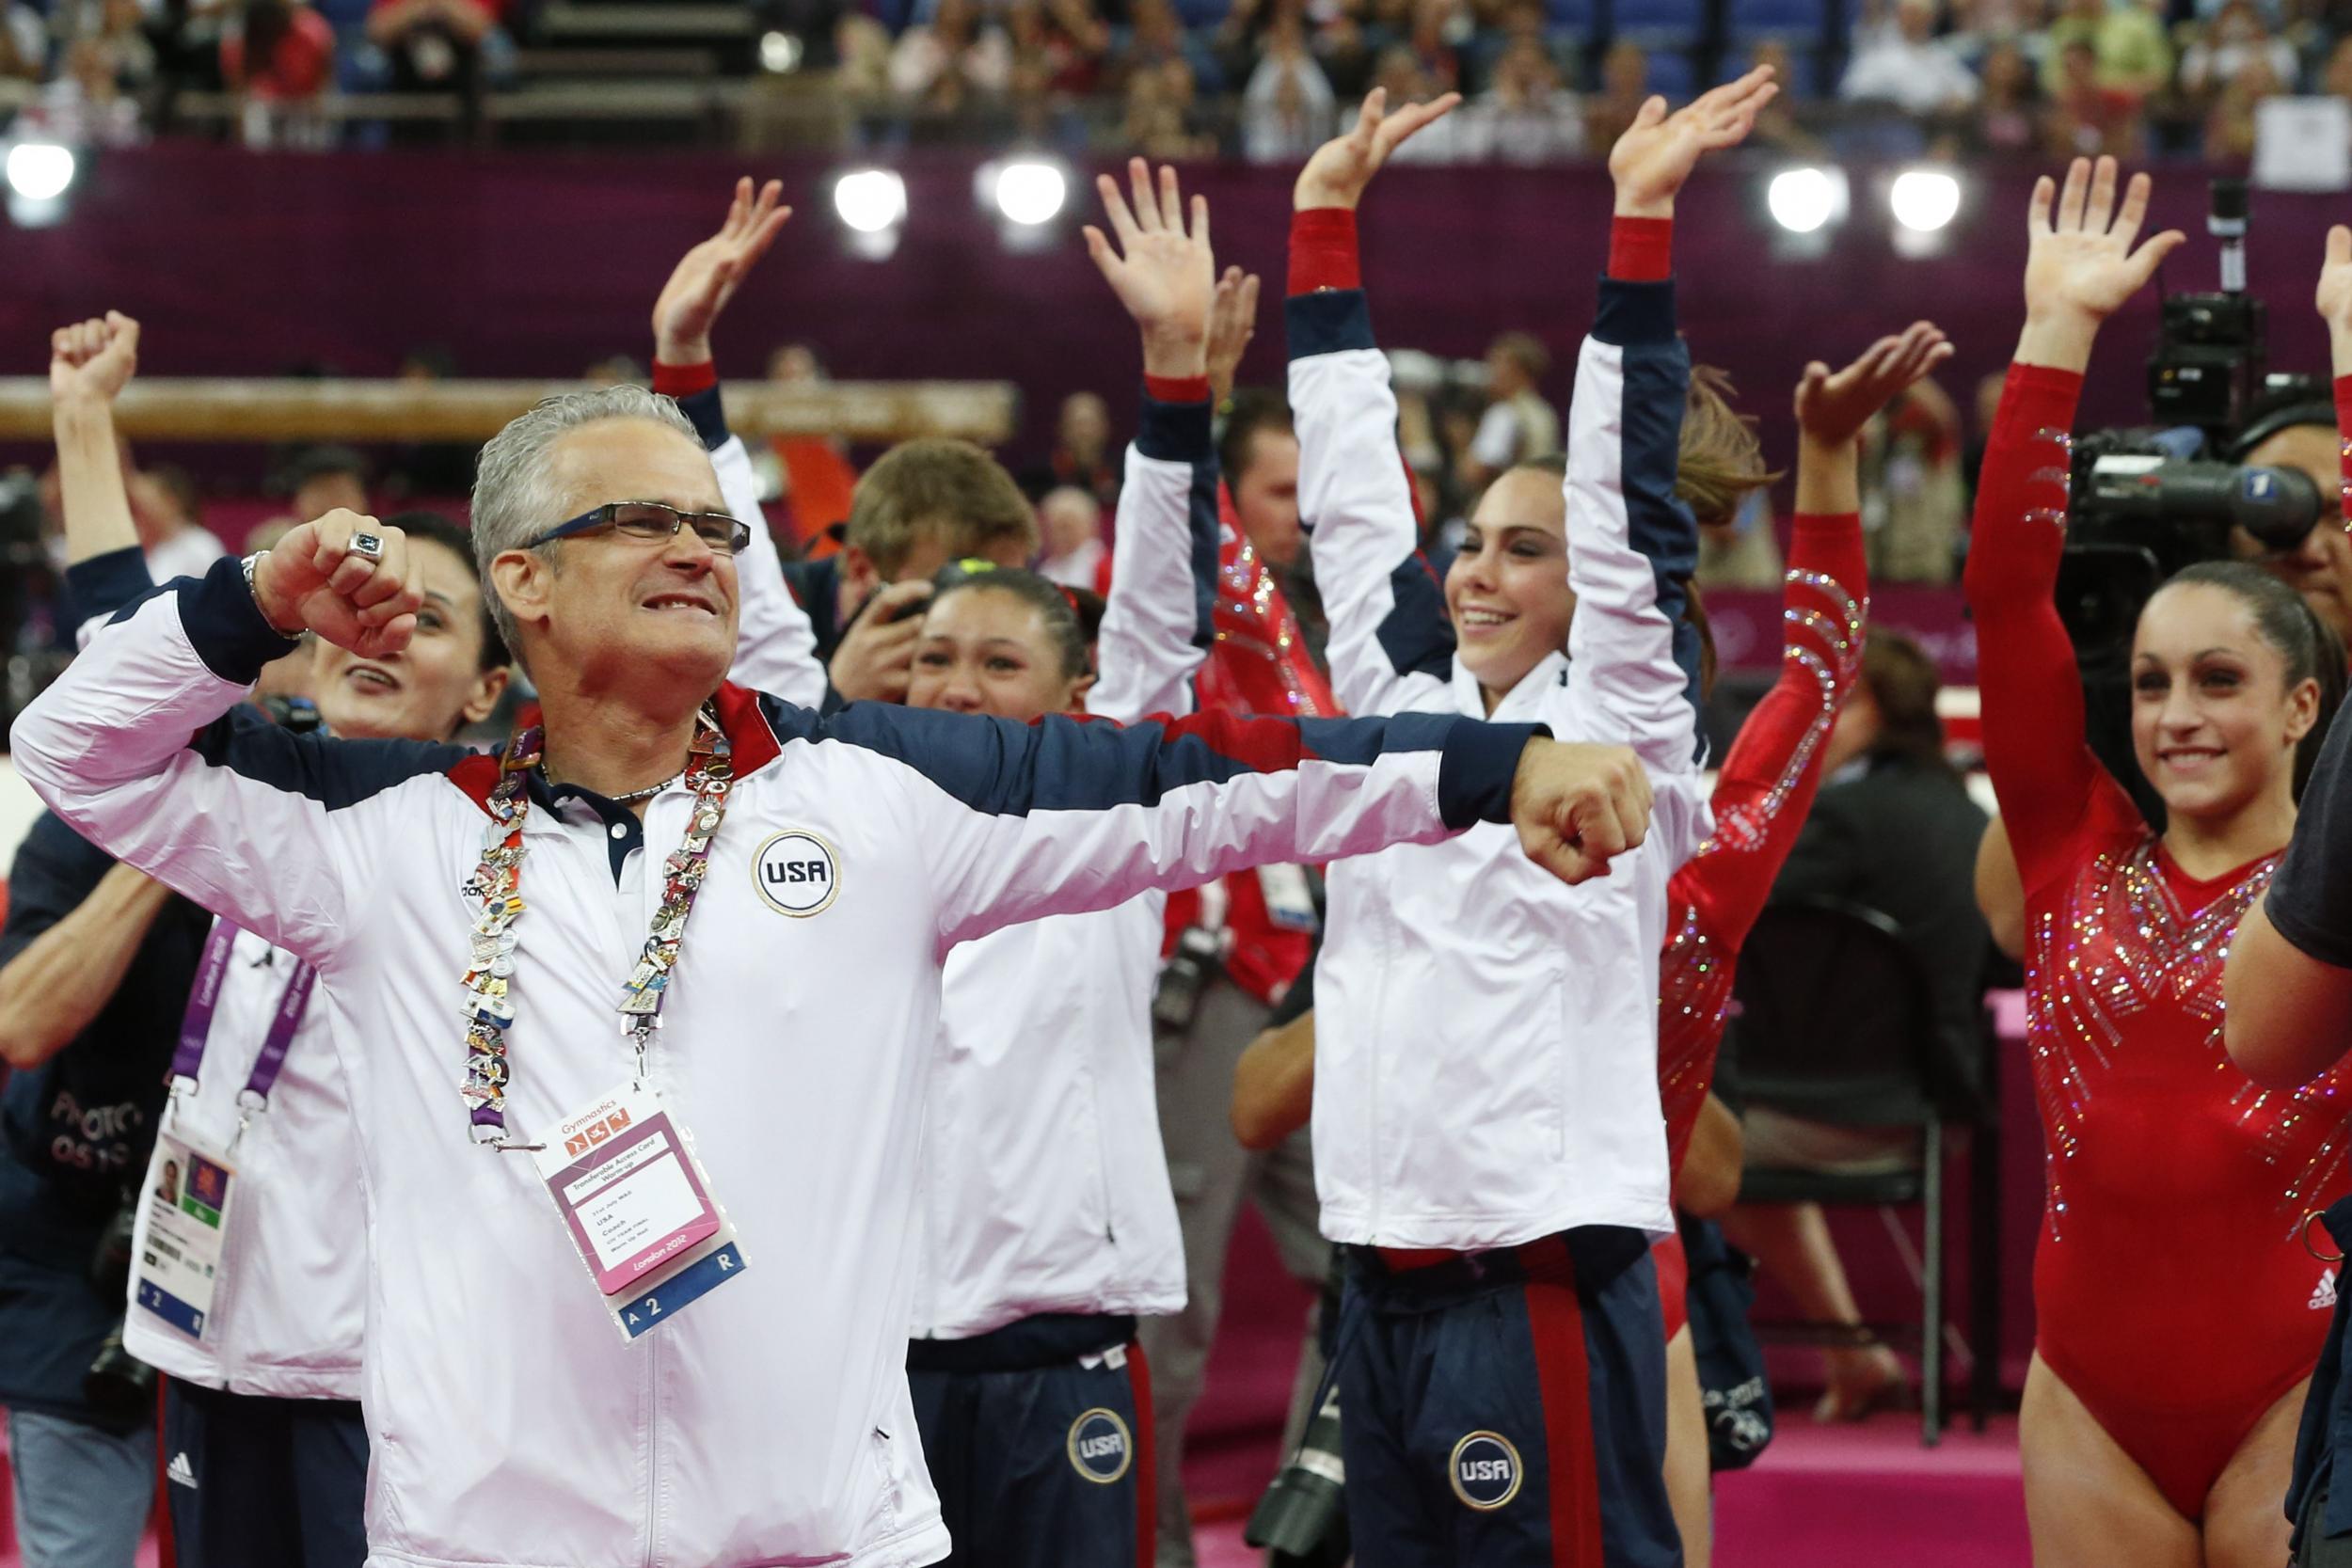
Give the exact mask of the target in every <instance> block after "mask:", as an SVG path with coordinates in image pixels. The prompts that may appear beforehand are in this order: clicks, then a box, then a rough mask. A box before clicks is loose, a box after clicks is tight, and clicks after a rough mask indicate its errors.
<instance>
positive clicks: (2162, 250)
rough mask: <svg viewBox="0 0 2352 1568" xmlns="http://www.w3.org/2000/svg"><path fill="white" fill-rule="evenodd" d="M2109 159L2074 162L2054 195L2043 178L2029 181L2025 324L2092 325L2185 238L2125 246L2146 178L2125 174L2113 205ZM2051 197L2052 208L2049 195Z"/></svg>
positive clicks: (2139, 215)
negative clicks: (2119, 202)
mask: <svg viewBox="0 0 2352 1568" xmlns="http://www.w3.org/2000/svg"><path fill="white" fill-rule="evenodd" d="M2115 174H2116V168H2115V160H2114V159H2113V158H2102V159H2100V160H2099V161H2098V163H2097V164H2096V165H2093V164H2092V163H2091V161H2090V159H2088V158H2077V159H2075V160H2074V163H2073V165H2072V166H2069V167H2068V169H2067V171H2066V188H2065V190H2064V191H2063V192H2060V191H2058V187H2057V185H2056V184H2054V183H2053V182H2052V181H2051V180H2050V177H2049V176H2048V175H2046V174H2045V175H2043V176H2042V178H2041V179H2040V180H2037V181H2036V182H2034V187H2033V203H2032V206H2031V207H2030V208H2029V209H2028V212H2027V215H2026V233H2027V235H2028V236H2029V242H2030V243H2029V248H2028V249H2027V250H2026V322H2027V323H2028V324H2032V323H2035V322H2050V323H2065V324H2069V325H2080V326H2084V327H2088V328H2096V327H2097V326H2098V325H2099V324H2100V323H2101V322H2103V321H2105V320H2106V318H2107V317H2108V316H2110V315H2113V314H2114V313H2115V311H2116V310H2117V309H2119V308H2120V307H2121V306H2122V303H2123V302H2124V301H2125V300H2127V299H2129V298H2131V297H2132V295H2134V294H2136V293H2138V292H2139V291H2140V290H2141V289H2143V288H2145V287H2146V286H2147V283H2148V279H2149V278H2151V277H2153V276H2155V271H2156V267H2157V265H2158V264H2159V263H2160V262H2162V261H2163V260H2164V259H2165V258H2166V257H2167V256H2169V255H2171V254H2172V252H2173V250H2174V249H2175V248H2176V247H2177V246H2179V245H2181V244H2182V243H2183V242H2184V241H2185V238H2186V236H2185V235H2184V234H2182V232H2181V231H2180V230H2177V229H2168V230H2165V231H2164V232H2163V233H2161V234H2157V235H2153V236H2152V237H2151V238H2150V239H2149V240H2148V242H2147V243H2146V244H2144V245H2139V247H2138V248H2137V249H2134V248H2133V244H2134V242H2135V241H2137V240H2138V238H2139V226H2140V225H2141V224H2142V223H2143V222H2145V221H2146V220H2147V217H2148V190H2149V185H2148V177H2147V176H2146V175H2145V174H2135V175H2133V176H2132V179H2131V183H2130V184H2129V185H2127V186H2126V187H2125V188H2124V191H2123V202H2122V206H2121V207H2120V208H2119V207H2118V206H2117V205H2116V200H2115ZM2054 196H2055V198H2056V207H2055V209H2054V208H2053V206H2052V198H2053V197H2054Z"/></svg>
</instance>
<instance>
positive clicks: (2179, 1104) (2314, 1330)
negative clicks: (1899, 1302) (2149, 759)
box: [1967, 365, 2346, 1519]
mask: <svg viewBox="0 0 2352 1568" xmlns="http://www.w3.org/2000/svg"><path fill="white" fill-rule="evenodd" d="M2081 387H2082V377H2081V376H2079V375H2076V374H2074V373H2071V372H2062V371H2056V370H2051V369H2048V368H2044V367H2038V366H2026V365H2012V366H2011V367H2010V373H2009V385H2008V386H2007V388H2005V389H2004V390H2003V392H2002V396H2001V408H2000V414H1999V416H1998V418H1997V419H1996V420H1995V421H1994V431H1993V438H1992V442H1991V444H1990V446H1989V448H1988V450H1987V451H1986V454H1985V461H1984V475H1983V480H1982V482H1981V484H1980V487H1979V492H1978V499H1977V514H1976V523H1975V532H1974V538H1973V541H1972V544H1971V547H1970V552H1969V557H1968V574H1967V591H1968V604H1969V608H1970V610H1972V611H1973V612H1974V613H1975V616H1976V621H1977V640H1978V659H1979V679H1980V681H1981V683H1982V689H1983V699H1984V701H1983V711H1984V751H1985V764H1986V766H1987V768H1990V770H1991V772H1992V775H1993V783H1994V787H1995V789H1997V790H1998V792H1999V794H2000V797H2001V806H2002V818H2003V820H2004V821H2005V822H2006V823H2007V824H2008V827H2009V836H2010V845H2011V846H2012V847H2014V848H2015V850H2016V854H2017V865H2018V871H2019V874H2020V876H2021V878H2022V879H2023V881H2024V884H2025V890H2026V921H2027V931H2028V935H2027V951H2026V1001H2027V1025H2026V1029H2027V1039H2028V1043H2029V1048H2030V1049H2031V1051H2032V1053H2033V1071H2034V1087H2035V1093H2036V1096H2037V1098H2038V1099H2039V1100H2040V1101H2041V1107H2042V1132H2043V1136H2044V1138H2045V1141H2046V1145H2047V1149H2046V1154H2047V1173H2048V1193H2047V1198H2046V1202H2045V1207H2044V1210H2043V1224H2042V1237H2041V1243H2040V1245H2039V1247H2038V1248H2037V1250H2036V1252H2035V1255H2034V1310H2035V1314H2036V1319H2037V1323H2036V1332H2035V1349H2036V1350H2037V1351H2039V1352H2040V1354H2041V1356H2042V1361H2043V1363H2044V1364H2045V1365H2046V1366H2047V1367H2048V1368H2049V1370H2051V1371H2053V1372H2055V1373H2056V1374H2057V1375H2058V1378H2059V1380H2060V1381H2061V1382H2063V1383H2064V1384H2065V1385H2066V1386H2067V1387H2068V1388H2070V1389H2071V1390H2073V1391H2074V1395H2075V1396H2076V1397H2077V1398H2079V1399H2080V1400H2081V1401H2082V1402H2083V1403H2084V1404H2085V1405H2086V1406H2087V1407H2088V1408H2089V1409H2090V1413H2091V1415H2092V1416H2093V1417H2095V1418H2097V1419H2098V1421H2099V1423H2100V1425H2101V1426H2103V1427H2104V1428H2106V1432H2107V1433H2108V1435H2110V1436H2112V1437H2113V1438H2114V1439H2115V1440H2116V1441H2117V1442H2118V1443H2119V1444H2121V1445H2122V1448H2123V1449H2124V1451H2126V1452H2127V1453H2129V1454H2130V1455H2131V1456H2132V1458H2133V1460H2134V1461H2136V1462H2137V1464H2138V1465H2139V1466H2140V1467H2141V1468H2142V1469H2144V1470H2145V1471H2147V1473H2148V1475H2149V1477H2150V1478H2151V1479H2152V1480H2153V1481H2154V1482H2155V1483H2156V1485H2157V1486H2158V1488H2160V1489H2161V1490H2162V1491H2163V1493H2164V1495H2165V1497H2167V1498H2168V1499H2169V1500H2170V1502H2171V1504H2172V1506H2173V1507H2174V1508H2175V1509H2177V1510H2179V1511H2180V1513H2182V1514H2183V1515H2184V1516H2185V1517H2187V1518H2190V1519H2197V1518H2201V1517H2202V1515H2203V1513H2204V1508H2205V1497H2206V1495H2207V1494H2208V1493H2209V1492H2210V1491H2211V1490H2212V1488H2213V1483H2214V1481H2215V1479H2216V1478H2217V1476H2218V1475H2219V1474H2220V1473H2221V1470H2222V1468H2223V1467H2224V1466H2225V1465H2228V1464H2229V1462H2230V1459H2231V1457H2232V1456H2233V1454H2235V1453H2236V1451H2237V1449H2238V1448H2239V1446H2240V1445H2241V1444H2242V1443H2243V1442H2244V1441H2245V1439H2246V1435H2247V1433H2249V1432H2250V1431H2251V1430H2252V1429H2253V1426H2254V1424H2255V1422H2256V1421H2258V1420H2259V1419H2261V1418H2262V1416H2263V1415H2264V1413H2265V1411H2267V1410H2268V1409H2269V1408H2270V1407H2271V1406H2272V1405H2273V1404H2275V1403H2277V1402H2278V1401H2279V1400H2280V1398H2281V1397H2282V1396H2284V1395H2285V1394H2286V1393H2288V1392H2289V1391H2290V1390H2291V1389H2293V1388H2294V1387H2295V1386H2296V1384H2297V1383H2299V1382H2301V1381H2302V1380H2303V1379H2304V1378H2305V1377H2307V1376H2309V1375H2310V1373H2311V1371H2312V1367H2313V1366H2314V1365H2315V1364H2316V1363H2317V1361H2318V1359H2319V1352H2320V1347H2321V1343H2322V1341H2323V1340H2324V1339H2325V1338H2326V1336H2327V1330H2328V1320H2329V1318H2330V1316H2331V1314H2330V1312H2329V1311H2328V1310H2327V1309H2326V1308H2327V1307H2332V1306H2333V1304H2334V1292H2333V1290H2332V1287H2333V1284H2334V1281H2333V1279H2332V1277H2330V1276H2329V1271H2328V1266H2327V1265H2326V1264H2324V1263H2322V1262H2321V1261H2319V1260H2318V1259H2316V1258H2314V1257H2313V1256H2312V1254H2311V1253H2310V1252H2309V1251H2307V1250H2306V1249H2305V1248H2304V1246H2303V1244H2302V1242H2301V1240H2300V1232H2301V1228H2302V1219H2303V1215H2304V1214H2305V1212H2308V1211H2310V1210H2312V1209H2315V1208H2320V1207H2324V1206H2325V1205H2327V1204H2328V1203H2330V1202H2332V1201H2333V1200H2334V1199H2336V1198H2337V1197H2340V1196H2343V1195H2344V1191H2345V1187H2346V1180H2345V1165H2344V1089H2345V1083H2346V1081H2345V1079H2344V1077H2343V1076H2341V1075H2340V1074H2339V1073H2335V1072H2331V1073H2329V1074H2328V1075H2327V1076H2325V1077H2323V1078H2320V1079H2317V1080H2315V1081H2314V1082H2313V1083H2312V1084H2310V1085H2306V1086H2305V1087H2303V1088H2301V1089H2298V1090H2296V1092H2294V1093H2293V1094H2277V1093H2270V1092H2267V1091H2265V1090H2263V1089H2260V1088H2258V1087H2256V1086H2255V1085H2253V1084H2252V1083H2251V1082H2250V1081H2249V1080H2248V1079H2247V1078H2246V1077H2245V1076H2244V1075H2243V1074H2242V1073H2240V1072H2239V1071H2238V1070H2237V1069H2236V1068H2235V1067H2234V1066H2233V1065H2232V1063H2231V1061H2230V1058H2229V1056H2228V1054H2227V1053H2226V1052H2225V1051H2224V1050H2223V1049H2222V1043H2221V969H2222V962H2223V959H2224V958H2226V957H2227V955H2228V952H2229V943H2230V939H2231V936H2232V935H2233V933H2234V932H2235V930H2236V929H2237V923H2238V919H2239V917H2240V916H2241V915H2242V914H2244V912H2245V911H2246V910H2247V909H2248V908H2249V906H2250V905H2251V904H2252V903H2253V902H2254V900H2256V899H2257V898H2259V897H2261V896H2262V893H2263V890H2264V889H2265V887H2266V886H2268V885H2269V881H2270V875H2271V871H2272V869H2273V867H2274V866H2275V865H2276V863H2277V856H2276V855H2271V856H2266V857H2265V858H2264V859H2262V860H2259V861H2256V862H2254V863H2251V864H2249V865H2244V866H2240V867H2238V868H2237V869H2236V870H2235V871H2233V872H2231V873H2229V874H2227V875H2226V876H2222V877H2219V878H2216V879H2213V880H2211V881H2205V882H2197V881H2192V880H2190V879H2188V878H2187V877H2186V876H2185V874H2184V873H2183V872H2182V871H2181V870H2180V868H2179V867H2178V866H2177V865H2175V864H2174V863H2172V861H2171V858H2170V856H2169V854H2168V853H2167V852H2166V851H2165V848H2164V847H2163V845H2162V844H2161V843H2160V842H2159V841H2158V839H2157V837H2156V835H2155V834H2154V833H2153V832H2150V831H2149V828H2148V825H2147V823H2146V822H2145V821H2144V820H2142V818H2141V816H2140V815H2139V812H2138V810H2137V807H2135V806H2134V805H2133V804H2132V800H2131V798H2130V797H2129V796H2128V795H2126V794H2125V793H2124V791H2123V789H2122V786H2121V785H2120V784H2117V783H2116V782H2115V781H2114V779H2113V778H2111V777H2109V776H2108V774H2107V773H2106V770H2105V769H2104V768H2102V767H2101V766H2100V765H2099V762H2098V760H2097V759H2096V758H2095V757H2093V756H2092V754H2091V753H2090V750H2089V748H2088V747H2087V746H2085V744H2084V743H2083V733H2084V732H2083V704H2082V696H2081V691H2080V689H2079V687H2078V686H2077V684H2076V682H2075V679H2074V652H2073V649H2072V646H2071V645H2070V644H2069V642H2068V641H2067V637H2066V631H2065V628H2064V626H2062V625H2061V624H2060V622H2059V620H2058V610H2057V608H2056V605H2055V603H2054V601H2053V598H2052V592H2053V589H2054V587H2055V585H2056V583H2057V579H2058V553H2059V548H2060V546H2062V545H2063V543H2064V541H2065V522H2066V515H2065V507H2066V499H2067V471H2068V460H2069V440H2068V436H2067V432H2068V431H2069V430H2071V429H2072V428H2073V424H2074V401H2075V398H2076V396H2077V394H2078V393H2079V392H2080V390H2081Z"/></svg>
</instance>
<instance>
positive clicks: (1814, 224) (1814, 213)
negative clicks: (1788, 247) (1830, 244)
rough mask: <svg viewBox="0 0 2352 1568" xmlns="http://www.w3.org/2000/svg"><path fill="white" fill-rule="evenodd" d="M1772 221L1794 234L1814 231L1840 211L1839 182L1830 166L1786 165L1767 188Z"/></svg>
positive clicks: (1767, 202) (1766, 201)
mask: <svg viewBox="0 0 2352 1568" xmlns="http://www.w3.org/2000/svg"><path fill="white" fill-rule="evenodd" d="M1764 199H1765V204H1766V205H1767V206H1769V207H1770V208H1771V209H1772V221H1773V222H1774V223H1777V224H1779V225H1780V226H1781V227H1782V228H1783V229H1786V230H1788V231H1789V232H1790V233H1792V234H1810V233H1812V232H1813V231H1814V230H1817V229H1819V228H1820V227H1821V225H1823V224H1825V223H1827V222H1828V221H1829V220H1830V219H1831V218H1832V217H1833V216H1835V215H1836V211H1837V185H1836V182H1835V181H1833V180H1832V179H1831V178H1830V177H1829V174H1828V172H1827V171H1826V170H1823V169H1818V168H1791V169H1784V170H1782V171H1781V172H1780V173H1778V174H1775V175H1773V176H1772V185H1771V187H1770V188H1769V189H1768V190H1767V191H1766V192H1765V196H1764Z"/></svg>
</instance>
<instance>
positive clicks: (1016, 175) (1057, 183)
mask: <svg viewBox="0 0 2352 1568" xmlns="http://www.w3.org/2000/svg"><path fill="white" fill-rule="evenodd" d="M1069 198H1070V180H1069V177H1068V176H1067V175H1065V174H1063V173H1062V171H1061V170H1060V169H1059V168H1058V167H1057V166H1054V165H1052V164H1048V163H1043V162H1041V161H1040V160H1038V159H1035V158H1023V159H1018V160H1016V161H1014V162H1012V163H1009V164H1007V165H1005V166H1004V167H1002V168H1000V169H998V170H997V171H996V210H997V211H998V212H1000V213H1002V214H1005V216H1006V217H1007V218H1009V219H1010V220H1011V221H1012V222H1014V223H1022V224H1032V225H1034V224H1040V223H1050V222H1052V221H1053V218H1054V215H1055V214H1057V213H1059V212H1060V211H1061V209H1062V203H1063V202H1065V201H1067V200H1068V199H1069Z"/></svg>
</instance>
